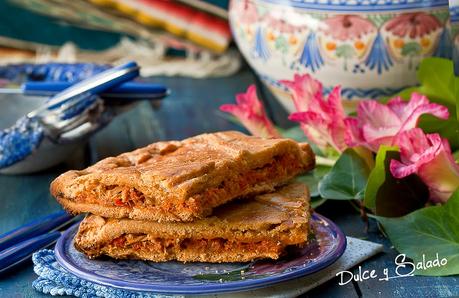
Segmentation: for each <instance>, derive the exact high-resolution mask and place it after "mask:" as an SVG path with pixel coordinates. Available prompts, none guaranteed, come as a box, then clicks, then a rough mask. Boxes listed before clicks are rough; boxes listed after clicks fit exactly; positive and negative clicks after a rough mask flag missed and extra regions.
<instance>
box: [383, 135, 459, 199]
mask: <svg viewBox="0 0 459 298" xmlns="http://www.w3.org/2000/svg"><path fill="white" fill-rule="evenodd" d="M396 140H397V143H398V145H399V147H400V159H401V161H396V160H392V161H391V164H390V171H391V173H392V175H393V176H394V177H396V178H403V177H406V176H408V175H411V174H413V173H416V174H417V175H418V176H419V177H420V178H421V179H422V180H423V181H424V183H425V184H426V185H427V186H428V187H429V191H430V197H431V200H432V201H434V202H441V203H444V202H446V200H447V199H448V198H449V196H450V195H451V194H452V193H453V192H454V191H455V190H456V189H457V188H458V187H459V166H458V165H457V164H456V162H455V161H454V158H453V156H452V155H451V149H450V146H449V143H448V141H447V140H446V139H442V138H441V137H440V135H439V134H429V135H425V134H424V132H423V131H422V130H421V129H420V128H414V129H411V130H409V131H405V132H402V133H400V134H399V135H398V136H397V139H396Z"/></svg>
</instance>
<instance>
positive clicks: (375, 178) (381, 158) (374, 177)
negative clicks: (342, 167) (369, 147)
mask: <svg viewBox="0 0 459 298" xmlns="http://www.w3.org/2000/svg"><path fill="white" fill-rule="evenodd" d="M388 151H398V149H397V147H389V146H384V145H382V146H380V147H379V150H378V154H377V155H376V161H375V167H374V168H373V170H372V171H371V173H370V176H369V177H368V183H367V187H366V189H365V198H364V201H363V202H364V204H365V207H367V208H370V209H375V207H376V195H377V193H378V190H379V188H380V187H381V185H383V184H384V181H385V180H386V157H387V153H388Z"/></svg>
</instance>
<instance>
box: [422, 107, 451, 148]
mask: <svg viewBox="0 0 459 298" xmlns="http://www.w3.org/2000/svg"><path fill="white" fill-rule="evenodd" d="M452 115H454V114H452ZM418 126H419V127H420V128H422V130H423V131H424V132H425V133H439V134H440V135H441V136H442V137H443V138H446V139H448V141H449V144H450V145H451V148H452V150H453V151H455V150H457V149H459V122H458V121H457V119H455V118H454V116H453V117H451V116H450V118H449V119H447V120H442V119H439V118H437V117H435V116H432V115H422V116H421V119H420V121H419V125H418Z"/></svg>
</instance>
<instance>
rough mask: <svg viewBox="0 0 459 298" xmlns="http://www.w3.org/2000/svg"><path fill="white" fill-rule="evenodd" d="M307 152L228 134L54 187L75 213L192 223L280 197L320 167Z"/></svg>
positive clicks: (156, 150) (170, 146)
mask: <svg viewBox="0 0 459 298" xmlns="http://www.w3.org/2000/svg"><path fill="white" fill-rule="evenodd" d="M314 163H315V159H314V154H313V152H312V150H311V148H310V147H309V145H307V144H298V143H296V142H295V141H293V140H290V139H262V138H257V137H251V136H247V135H244V134H242V133H240V132H235V131H227V132H218V133H212V134H202V135H198V136H195V137H192V138H189V139H185V140H183V141H169V142H158V143H154V144H151V145H149V146H147V147H144V148H140V149H137V150H135V151H132V152H128V153H124V154H121V155H119V156H117V157H109V158H106V159H104V160H101V161H99V162H98V163H96V164H95V165H93V166H91V167H89V168H87V169H85V170H82V171H69V172H66V173H64V174H62V175H61V176H59V177H58V178H56V179H55V180H54V181H53V182H52V183H51V193H52V195H53V196H55V197H56V199H57V200H58V201H59V203H60V204H61V205H62V206H63V207H64V208H65V209H67V210H68V211H70V212H72V213H81V212H90V213H93V214H96V215H100V216H103V217H111V218H125V217H127V218H131V219H141V220H150V221H192V220H194V219H196V218H203V217H205V216H207V215H209V214H210V213H211V212H212V209H213V208H215V207H217V206H219V205H221V204H224V203H226V202H228V201H230V200H232V199H235V198H238V197H244V196H249V195H253V194H257V193H262V192H268V191H274V189H275V187H277V186H279V185H282V184H285V183H286V182H288V180H290V179H291V178H293V177H295V176H296V175H298V174H300V173H302V172H305V171H308V170H311V169H312V168H313V167H314Z"/></svg>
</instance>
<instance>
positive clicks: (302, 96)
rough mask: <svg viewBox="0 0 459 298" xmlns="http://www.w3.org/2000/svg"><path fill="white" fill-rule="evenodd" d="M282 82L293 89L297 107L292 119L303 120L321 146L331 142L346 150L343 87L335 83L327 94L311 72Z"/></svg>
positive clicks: (304, 126)
mask: <svg viewBox="0 0 459 298" xmlns="http://www.w3.org/2000/svg"><path fill="white" fill-rule="evenodd" d="M281 83H283V84H284V85H285V86H287V87H288V88H289V89H290V92H291V94H292V99H293V102H294V103H295V107H296V110H297V112H296V113H292V114H290V116H289V119H290V120H292V121H297V122H300V123H301V129H302V130H303V131H304V134H305V135H306V136H307V137H308V138H309V140H310V141H311V142H314V143H315V144H316V145H317V146H318V147H319V148H321V149H322V150H326V149H327V148H328V147H330V146H331V147H333V148H334V149H335V150H337V151H338V152H342V151H344V149H346V147H347V146H346V143H345V141H344V139H345V133H346V127H345V124H344V118H345V113H344V109H343V106H342V104H341V88H340V87H335V88H334V89H333V90H332V92H331V93H330V95H329V96H328V98H325V97H324V96H323V94H322V84H321V83H320V82H319V81H317V80H314V79H313V78H311V77H310V76H309V75H302V76H301V75H295V77H294V78H293V81H281Z"/></svg>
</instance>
